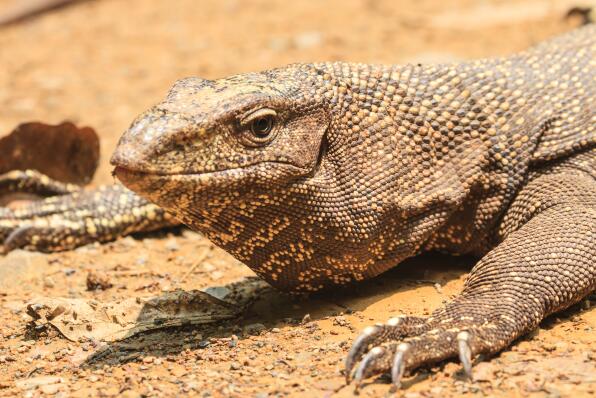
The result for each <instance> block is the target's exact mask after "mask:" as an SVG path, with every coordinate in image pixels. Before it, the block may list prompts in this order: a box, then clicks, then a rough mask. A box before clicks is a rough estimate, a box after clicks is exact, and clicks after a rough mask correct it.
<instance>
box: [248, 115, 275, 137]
mask: <svg viewBox="0 0 596 398" xmlns="http://www.w3.org/2000/svg"><path fill="white" fill-rule="evenodd" d="M272 128H273V119H272V118H271V117H259V118H257V119H255V120H253V122H252V123H251V126H250V129H251V131H252V132H253V134H255V135H256V136H258V137H266V136H267V135H269V133H270V132H271V129H272Z"/></svg>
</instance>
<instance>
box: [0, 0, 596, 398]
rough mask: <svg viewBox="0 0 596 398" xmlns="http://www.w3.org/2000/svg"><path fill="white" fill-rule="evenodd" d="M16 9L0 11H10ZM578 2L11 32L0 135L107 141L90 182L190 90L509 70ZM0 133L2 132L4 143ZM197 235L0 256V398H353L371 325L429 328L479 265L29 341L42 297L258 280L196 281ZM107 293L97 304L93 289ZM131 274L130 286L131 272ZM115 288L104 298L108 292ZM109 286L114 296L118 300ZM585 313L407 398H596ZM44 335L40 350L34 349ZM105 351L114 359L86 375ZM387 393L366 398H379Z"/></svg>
mask: <svg viewBox="0 0 596 398" xmlns="http://www.w3.org/2000/svg"><path fill="white" fill-rule="evenodd" d="M9 2H10V1H9V0H0V10H2V7H3V6H4V5H6V4H8V3H9ZM571 5H575V3H574V2H570V1H554V0H553V1H538V0H534V1H525V2H520V1H512V0H486V1H483V2H481V3H480V2H476V1H473V0H451V1H438V0H435V1H432V0H419V1H416V2H412V1H406V0H394V1H372V0H370V1H364V0H363V1H341V0H334V1H326V2H314V1H313V2H282V1H272V0H260V1H250V2H242V1H239V0H224V1H220V2H201V4H198V2H196V1H193V0H178V1H176V2H165V1H147V0H129V1H126V2H123V1H116V0H96V1H87V2H82V3H80V4H77V5H74V6H71V7H67V8H63V9H60V10H57V11H55V12H52V13H48V14H45V15H43V16H40V17H37V18H34V19H30V20H28V21H26V22H22V23H18V24H15V25H11V26H8V27H4V28H1V29H0V48H1V49H2V51H1V52H0V60H1V63H2V66H3V67H2V68H1V69H0V104H1V106H0V132H2V133H8V132H10V131H11V130H12V128H13V127H14V126H16V125H17V124H19V123H21V122H24V121H31V120H41V121H44V122H52V123H57V122H61V121H63V120H66V119H68V120H72V121H75V122H77V123H79V124H83V125H90V126H93V127H94V128H96V129H97V131H98V132H99V134H100V136H101V144H102V150H103V152H102V153H103V156H102V161H101V166H100V168H99V171H98V173H97V175H96V178H95V180H94V184H100V183H110V182H111V181H112V179H111V177H110V167H109V165H108V158H109V154H110V153H111V151H112V150H113V148H114V146H115V144H116V142H117V140H118V137H119V136H120V134H121V132H122V131H124V130H125V129H126V127H127V126H128V124H129V123H130V122H131V121H132V119H133V118H134V117H135V116H136V115H137V114H138V113H140V112H141V111H143V110H144V109H145V108H147V107H148V106H150V105H152V104H153V103H155V102H157V101H159V100H160V99H161V98H162V97H163V96H164V95H165V93H166V92H167V89H168V87H169V86H170V85H171V84H172V83H173V82H174V81H175V80H176V79H178V78H181V77H184V76H190V75H198V76H201V77H205V78H216V77H220V76H224V75H228V74H233V73H241V72H246V71H253V70H260V69H266V68H271V67H275V66H280V65H283V64H287V63H290V62H297V61H315V60H350V61H362V62H380V63H403V62H445V61H456V60H463V59H469V58H474V57H486V56H498V55H506V54H509V53H512V52H514V51H517V50H521V49H523V48H525V47H527V46H528V45H531V44H533V43H536V42H538V41H540V40H543V39H545V38H547V37H550V36H552V35H555V34H557V33H559V32H562V31H566V30H569V29H571V28H572V26H573V23H572V22H569V21H565V20H564V19H563V15H564V14H565V12H566V10H567V9H568V8H569V7H570V6H571ZM2 133H0V134H2ZM205 244H208V243H207V242H206V241H205V240H204V238H202V237H200V236H198V235H196V234H194V233H190V232H188V231H183V232H178V233H170V234H166V233H164V234H157V235H150V236H144V237H138V238H137V239H133V238H125V239H121V240H119V241H117V242H114V243H110V244H106V245H91V246H88V247H84V248H81V249H78V250H75V251H73V252H67V253H59V254H51V255H43V254H36V253H27V252H22V251H17V252H13V253H10V254H9V255H7V256H3V257H0V322H2V324H3V327H2V328H1V330H0V396H21V395H23V396H31V397H35V396H44V395H56V396H63V397H67V396H75V397H78V396H81V397H83V396H116V395H122V396H173V395H182V394H192V395H196V396H203V397H208V396H216V397H218V396H235V397H244V396H252V397H267V396H338V397H344V396H351V395H352V392H353V389H352V387H345V386H344V382H343V376H342V375H341V374H340V369H341V368H342V361H343V358H344V356H345V354H346V352H347V350H348V348H349V344H350V343H351V341H352V340H353V339H354V338H355V336H356V335H357V333H358V331H359V330H361V329H362V328H363V327H365V326H367V325H369V324H371V323H374V322H379V321H380V322H382V321H385V320H386V319H388V318H389V317H391V316H394V315H397V314H400V313H405V314H416V315H425V314H429V313H430V312H431V311H432V310H433V309H435V308H437V307H438V306H440V305H441V304H442V303H443V302H444V301H446V300H449V299H450V297H452V296H453V295H455V294H457V292H458V291H459V290H460V289H461V286H462V283H463V280H464V278H465V273H466V272H467V270H469V268H470V266H471V265H472V264H473V260H471V259H465V258H455V259H454V258H448V257H439V256H424V257H421V258H417V259H414V260H412V261H408V262H407V263H406V264H403V265H400V266H399V267H397V268H396V269H395V270H393V271H390V272H389V273H387V274H385V275H382V276H380V277H378V278H376V279H375V280H372V281H369V282H367V283H364V284H362V285H360V286H358V287H355V288H351V289H347V290H343V291H335V292H329V293H327V294H325V295H320V296H316V297H313V298H310V299H307V300H301V301H295V300H292V299H290V298H289V297H287V296H284V295H283V294H281V293H276V292H270V293H267V294H265V295H264V296H263V297H261V298H260V299H259V301H258V302H257V303H256V304H255V305H253V306H252V307H251V309H250V311H248V313H247V314H246V316H245V317H244V318H242V319H239V320H237V321H233V322H226V323H223V324H221V325H216V326H212V327H203V328H178V329H170V330H166V331H160V332H154V333H147V334H144V335H142V336H139V337H134V338H130V339H128V340H126V341H124V342H121V343H113V344H111V345H110V346H109V347H110V349H109V350H106V349H105V347H103V348H102V347H99V346H98V345H97V344H96V343H89V342H87V343H73V342H69V341H67V340H65V339H63V338H61V337H60V336H58V335H57V334H56V333H55V332H53V331H51V330H50V331H41V332H40V336H33V335H32V333H30V332H27V333H26V329H25V325H26V323H27V321H28V319H29V317H28V316H27V315H26V313H25V311H24V303H25V302H26V301H27V300H29V299H31V298H33V297H36V296H50V297H57V296H65V297H84V298H95V299H97V300H116V299H121V298H128V297H134V296H145V295H158V294H160V293H161V292H163V291H166V290H171V289H174V288H182V289H195V288H206V287H209V286H217V285H223V284H226V283H228V282H231V281H235V280H239V279H241V278H244V277H246V276H250V275H252V272H251V271H250V270H249V269H248V268H247V267H245V266H243V265H242V264H240V263H238V262H237V261H235V260H233V259H232V258H231V257H229V256H228V255H227V254H225V253H223V252H222V251H220V250H218V249H216V248H212V249H211V250H210V254H209V256H208V257H207V259H205V260H204V261H203V262H202V263H201V264H198V265H197V267H196V268H195V271H194V272H193V273H192V274H190V275H188V276H186V275H187V272H188V271H189V269H191V267H192V266H193V265H195V262H194V259H195V258H196V253H197V245H205ZM90 271H93V272H101V273H103V274H104V275H103V276H104V277H107V278H108V279H109V282H110V283H111V284H112V285H113V286H112V287H109V288H107V289H106V290H101V289H100V290H94V291H87V275H88V273H89V272H90ZM122 271H127V272H122ZM108 285H109V284H108ZM106 286H107V285H106ZM591 305H593V302H592V303H590V301H588V300H586V301H585V302H583V303H582V304H580V305H577V306H575V307H573V308H572V309H570V310H567V311H566V312H564V313H562V314H559V315H556V316H553V317H551V318H549V319H547V320H545V321H544V322H543V323H542V324H541V325H540V328H539V329H538V330H537V331H535V332H534V333H532V334H531V335H529V336H527V337H525V338H523V339H521V340H520V341H519V342H517V343H516V344H515V345H514V346H513V347H512V348H511V350H508V351H506V352H504V353H502V354H501V355H499V356H497V357H496V358H493V359H491V360H490V361H487V362H483V363H479V364H478V365H477V366H476V367H475V374H476V377H477V379H478V380H477V381H476V382H474V383H468V382H465V381H464V379H463V377H462V374H461V372H460V366H459V365H458V364H457V363H455V362H449V363H447V364H442V365H440V366H437V367H434V368H432V369H430V370H428V369H426V370H421V371H419V372H417V373H416V374H415V375H414V376H413V377H410V378H408V379H407V380H406V382H405V385H404V389H403V390H402V391H400V392H399V393H398V394H397V395H399V396H405V397H408V398H415V397H435V396H436V397H451V396H460V395H466V396H502V397H506V396H507V397H509V396H514V397H515V396H520V397H522V396H523V397H526V396H531V397H558V396H569V397H579V396H593V395H594V394H596V365H595V362H596V352H595V350H596V341H595V340H596V339H595V338H594V336H595V329H596V311H595V310H594V309H593V307H592V308H591ZM34 337H36V338H34ZM98 349H101V350H102V351H101V352H104V353H105V355H104V356H102V357H100V358H95V359H94V360H91V358H92V356H93V353H95V352H97V350H98ZM389 391H390V388H389V385H388V384H387V380H386V379H383V378H381V379H376V380H371V382H370V383H369V384H368V385H367V386H366V387H365V388H364V389H363V390H362V392H361V395H363V396H384V395H386V394H388V393H389Z"/></svg>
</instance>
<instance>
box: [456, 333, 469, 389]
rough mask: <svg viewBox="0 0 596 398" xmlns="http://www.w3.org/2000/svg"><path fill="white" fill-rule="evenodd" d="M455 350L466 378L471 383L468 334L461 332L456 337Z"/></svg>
mask: <svg viewBox="0 0 596 398" xmlns="http://www.w3.org/2000/svg"><path fill="white" fill-rule="evenodd" d="M457 349H458V352H459V360H460V361H461V363H462V365H463V367H464V371H465V372H466V376H467V377H468V379H469V380H470V381H472V349H471V348H470V333H469V332H466V331H463V332H459V333H458V335H457Z"/></svg>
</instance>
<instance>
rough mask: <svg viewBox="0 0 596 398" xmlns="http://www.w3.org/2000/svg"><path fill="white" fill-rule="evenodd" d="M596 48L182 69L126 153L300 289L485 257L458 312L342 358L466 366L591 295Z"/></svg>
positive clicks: (154, 188)
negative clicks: (209, 71)
mask: <svg viewBox="0 0 596 398" xmlns="http://www.w3.org/2000/svg"><path fill="white" fill-rule="evenodd" d="M595 50H596V28H595V27H594V26H587V27H584V28H582V29H579V30H577V31H575V32H573V33H570V34H567V35H564V36H561V37H559V38H557V39H554V40H552V41H549V42H546V43H543V44H541V45H539V46H537V47H535V48H533V49H530V50H528V51H526V52H524V53H520V54H517V55H514V56H512V57H510V58H506V59H491V60H480V61H475V62H469V63H463V64H455V65H435V66H433V65H430V66H416V65H407V66H382V65H364V64H349V63H320V64H298V65H290V66H288V67H285V68H280V69H275V70H271V71H266V72H262V73H254V74H246V75H239V76H233V77H230V78H227V79H220V80H215V81H208V80H202V79H197V78H189V79H184V80H181V81H179V82H178V83H176V85H175V86H174V87H173V88H172V90H171V91H170V93H169V95H168V97H167V98H166V100H165V101H163V102H162V103H160V104H159V105H157V106H155V107H154V108H152V109H150V110H148V111H147V112H146V113H144V114H143V115H141V116H140V117H139V118H138V119H137V120H136V121H135V122H134V123H133V125H132V126H131V127H130V129H129V130H128V131H127V132H126V133H125V134H124V136H123V137H122V139H121V141H120V143H119V145H118V148H117V149H116V151H115V153H114V155H113V157H112V163H113V164H114V165H115V166H116V175H117V177H118V178H119V179H120V181H122V183H123V184H124V185H125V186H126V187H128V188H129V189H131V190H132V191H134V192H136V193H137V194H139V195H140V196H142V197H143V198H145V199H146V200H148V201H150V202H153V203H156V204H157V205H159V206H160V207H161V208H163V209H165V210H166V211H167V212H169V213H170V214H172V215H173V216H174V217H175V218H176V219H178V220H180V221H181V222H183V223H184V224H186V225H188V226H190V227H191V228H193V229H195V230H198V231H200V232H201V233H203V234H204V235H206V236H207V237H208V238H209V239H211V240H212V241H213V242H214V243H216V244H217V245H219V246H221V247H222V248H223V249H225V250H226V251H228V252H230V253H231V254H232V255H234V256H235V257H236V258H238V259H239V260H241V261H243V262H244V263H245V264H247V265H248V266H249V267H251V268H252V269H253V270H254V271H255V272H256V273H257V274H259V275H260V276H261V277H263V278H264V279H265V280H267V281H268V282H269V283H271V284H272V285H274V286H276V287H278V288H280V289H284V290H287V291H293V292H311V291H316V290H319V289H321V288H324V287H325V286H329V285H338V284H346V283H349V282H353V281H359V280H362V279H366V278H370V277H373V276H375V275H378V274H380V273H381V272H384V271H385V270H387V269H389V268H391V267H393V266H395V265H396V264H398V263H399V262H401V261H402V260H404V259H405V258H408V257H411V256H413V255H416V254H418V253H420V252H423V251H426V250H433V249H434V250H436V249H438V250H442V251H447V252H451V253H456V254H465V253H471V254H476V255H478V256H480V257H481V260H480V261H479V262H478V264H476V266H475V267H474V268H473V269H472V271H471V273H470V276H469V278H468V280H467V282H466V284H465V287H464V290H463V291H462V293H461V295H459V296H458V297H457V298H456V299H454V300H453V301H452V302H451V303H449V304H447V305H446V306H445V307H444V308H440V309H438V310H437V311H435V312H434V313H433V314H432V316H431V317H429V318H414V317H401V318H395V319H392V320H390V321H389V322H388V323H387V324H384V325H375V326H372V327H370V328H367V329H366V330H365V331H364V333H363V334H362V335H361V336H360V337H359V338H358V339H357V341H356V342H355V344H354V346H353V347H352V349H351V351H350V353H349V354H348V358H347V360H346V376H347V378H348V380H350V378H351V375H352V373H353V371H354V369H355V378H356V379H357V381H358V383H359V382H360V381H361V380H363V379H364V378H366V377H369V376H372V375H375V374H380V373H387V372H389V373H391V375H392V378H393V381H394V383H395V384H397V385H399V383H400V379H401V377H402V375H403V373H404V372H405V371H409V370H412V369H414V368H416V367H418V366H421V365H427V364H431V363H435V362H437V361H440V360H443V359H446V358H450V357H454V356H458V355H459V357H460V359H461V360H462V362H463V365H464V368H465V370H466V371H467V372H468V374H469V373H470V372H471V358H472V357H473V356H475V355H478V354H481V353H488V354H491V353H495V352H498V351H500V350H502V349H503V348H505V347H507V346H508V345H509V344H510V343H511V342H512V341H513V340H514V339H516V338H517V337H519V336H521V335H522V334H524V333H526V332H528V331H530V330H532V329H533V328H535V327H536V325H537V324H538V323H539V322H540V321H541V320H542V319H543V318H544V317H545V316H547V315H549V314H551V313H553V312H555V311H558V310H560V309H563V308H566V307H568V306H570V305H571V304H573V303H576V302H577V301H579V300H580V299H581V298H582V297H584V296H586V295H587V294H588V293H590V292H591V291H593V290H594V289H595V287H596V269H595V262H596V261H595V260H596V244H595V242H594V235H595V228H596V227H595V226H596V182H595V178H596V133H595V127H594V126H595V125H596V113H595V110H594V109H595V108H596V106H595V104H594V98H595V97H596V60H595V57H594V54H595ZM119 189H121V188H119ZM125 192H126V191H124V190H121V191H120V195H122V196H121V197H120V198H121V199H119V200H122V201H125V200H124V199H122V198H129V197H134V194H131V193H125ZM110 203H113V202H110ZM126 203H129V202H128V199H127V200H126ZM143 203H145V205H147V202H143ZM109 208H111V207H109ZM124 211H125V210H123V209H122V208H120V210H119V211H118V212H119V213H122V212H124ZM160 214H165V213H160ZM83 235H84V234H83ZM9 240H10V239H9ZM12 242H14V239H13V240H12ZM27 242H28V243H27ZM23 245H24V246H27V245H29V246H34V247H36V245H35V244H32V243H31V239H29V240H27V239H21V241H20V242H19V243H18V245H15V244H13V245H12V247H16V246H23Z"/></svg>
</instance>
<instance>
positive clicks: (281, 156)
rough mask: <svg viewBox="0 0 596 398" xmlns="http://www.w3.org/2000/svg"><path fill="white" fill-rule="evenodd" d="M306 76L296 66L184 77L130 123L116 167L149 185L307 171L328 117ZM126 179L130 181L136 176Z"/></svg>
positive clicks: (115, 163)
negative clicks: (155, 179)
mask: <svg viewBox="0 0 596 398" xmlns="http://www.w3.org/2000/svg"><path fill="white" fill-rule="evenodd" d="M301 75H302V73H301V70H300V68H299V66H296V67H295V68H285V69H280V70H273V71H267V72H262V73H252V74H245V75H239V76H233V77H229V78H226V79H219V80H203V79H199V78H187V79H182V80H179V81H178V82H176V83H175V84H174V86H173V87H172V88H171V90H170V92H169V93H168V95H167V97H166V99H165V100H164V101H163V102H161V103H160V104H158V105H157V106H155V107H153V108H151V109H149V110H148V111H147V112H145V113H143V114H142V115H140V116H139V117H138V118H137V119H136V120H135V121H134V122H133V123H132V125H131V126H130V128H129V129H128V130H127V131H126V132H125V134H124V135H123V136H122V138H121V139H120V142H119V144H118V147H117V148H116V151H115V152H114V154H113V156H112V160H111V162H112V164H113V165H115V166H116V167H117V168H118V170H120V171H122V170H127V171H131V172H137V174H138V173H141V174H139V175H143V180H145V179H146V178H147V175H155V176H158V175H160V176H166V175H169V176H176V175H187V176H199V175H204V176H208V175H209V174H210V173H211V174H214V175H217V173H220V172H226V171H228V172H229V171H232V170H236V171H237V172H235V173H234V174H233V177H232V175H231V174H230V178H236V179H242V177H243V173H241V172H240V171H242V170H248V169H250V168H255V169H258V168H259V167H261V168H263V166H265V165H269V167H270V168H271V167H273V168H279V169H283V170H284V171H285V172H286V173H289V174H291V175H293V176H300V175H304V174H308V173H309V172H311V171H312V169H313V167H314V166H315V164H316V160H317V156H318V152H319V147H320V144H321V141H322V137H323V134H324V132H325V130H326V129H327V126H328V124H329V120H328V117H327V115H326V113H325V111H324V110H323V109H322V108H321V107H320V106H317V103H316V99H315V98H313V97H311V95H314V93H313V92H312V89H309V88H308V87H304V86H305V85H307V83H306V82H305V81H304V79H302V78H301ZM319 102H320V101H319ZM120 175H121V176H122V177H123V183H125V184H126V183H127V182H130V178H133V179H134V175H131V174H127V175H126V176H124V174H120ZM129 177H130V178H129ZM268 177H270V176H268ZM138 182H139V183H142V181H138Z"/></svg>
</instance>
